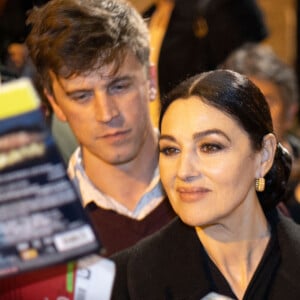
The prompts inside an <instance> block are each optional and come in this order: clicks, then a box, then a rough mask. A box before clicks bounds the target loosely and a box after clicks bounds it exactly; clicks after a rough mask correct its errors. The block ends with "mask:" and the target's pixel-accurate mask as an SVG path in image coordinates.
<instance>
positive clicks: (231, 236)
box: [196, 212, 270, 299]
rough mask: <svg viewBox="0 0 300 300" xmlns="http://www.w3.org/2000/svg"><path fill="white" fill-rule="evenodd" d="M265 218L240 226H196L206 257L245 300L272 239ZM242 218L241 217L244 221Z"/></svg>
mask: <svg viewBox="0 0 300 300" xmlns="http://www.w3.org/2000/svg"><path fill="white" fill-rule="evenodd" d="M261 213H262V215H260V216H256V217H255V219H253V220H252V221H251V222H248V224H245V222H241V223H242V224H240V226H235V227H231V228H230V227H227V226H224V225H222V224H218V225H213V226H207V227H205V228H201V227H196V232H197V235H198V237H199V239H200V240H201V243H202V244H203V246H204V248H205V250H206V252H207V254H208V255H209V257H210V258H211V260H212V261H213V262H214V264H215V265H216V266H217V267H218V269H219V270H220V272H221V273H222V274H223V276H224V277H225V278H226V280H227V282H228V283H229V285H230V286H231V289H232V290H233V292H234V293H235V295H236V296H237V297H238V299H242V297H243V295H244V294H245V292H246V289H247V287H248V285H249V283H250V280H251V278H252V276H253V274H254V272H255V270H256V269H257V266H258V265H259V262H260V260H261V258H262V256H263V254H264V251H265V249H266V247H267V244H268V242H269V239H270V230H269V226H268V223H267V220H266V218H265V216H264V214H263V212H261ZM241 219H242V218H241Z"/></svg>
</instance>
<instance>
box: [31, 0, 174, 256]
mask: <svg viewBox="0 0 300 300" xmlns="http://www.w3.org/2000/svg"><path fill="white" fill-rule="evenodd" d="M27 22H28V25H30V26H31V28H32V29H31V31H30V33H29V35H28V37H27V39H26V44H27V46H28V49H29V53H30V57H31V59H32V61H33V63H34V65H35V66H36V69H37V72H38V74H39V76H40V79H41V81H42V85H43V87H44V93H45V95H46V97H47V99H48V101H49V103H50V104H51V107H52V109H53V111H54V113H55V115H56V117H57V118H58V119H59V120H60V121H62V122H68V124H69V125H70V127H71V129H72V132H73V133H74V135H75V137H76V139H77V141H78V142H79V145H80V146H79V147H78V148H77V149H76V151H75V152H74V153H73V155H72V157H71V159H70V162H69V166H68V173H69V176H70V178H71V180H72V181H73V182H74V184H75V186H76V187H77V189H78V191H79V193H80V195H81V198H82V204H83V206H84V207H85V208H86V211H87V213H88V215H89V216H90V218H91V220H92V223H93V224H94V227H95V229H96V232H97V234H98V236H99V238H100V240H101V241H102V243H103V245H104V247H105V249H106V252H105V253H103V255H107V256H108V255H110V254H112V253H114V252H116V251H119V250H121V249H124V248H126V247H128V246H131V245H133V244H135V243H136V242H137V241H138V240H140V239H141V238H143V237H145V236H147V235H149V234H150V233H153V232H155V231H157V230H159V229H160V228H161V227H162V226H163V225H165V224H167V223H168V222H169V221H170V220H171V219H172V218H173V217H174V212H173V210H172V208H171V206H170V204H169V201H168V200H167V199H166V197H165V193H164V191H163V188H162V186H161V182H160V176H159V172H158V131H157V130H155V129H154V128H153V126H152V123H151V119H150V115H149V106H148V103H149V101H151V99H154V98H155V78H152V77H151V76H152V75H153V74H151V72H150V71H151V70H150V64H149V53H150V47H149V33H148V29H147V26H146V23H145V22H144V20H143V19H142V17H141V16H140V14H139V13H138V12H137V11H136V10H135V9H134V8H133V7H132V6H131V5H130V4H129V3H127V2H125V1H117V0H103V1H97V0H84V1H83V0H51V1H49V2H48V3H47V4H45V5H44V6H41V7H40V8H35V9H34V10H32V12H31V13H30V15H29V17H28V19H27ZM49 48H50V49H51V51H49Z"/></svg>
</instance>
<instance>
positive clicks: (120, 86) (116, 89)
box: [108, 81, 131, 94]
mask: <svg viewBox="0 0 300 300" xmlns="http://www.w3.org/2000/svg"><path fill="white" fill-rule="evenodd" d="M130 86H131V85H130V83H129V82H127V81H126V82H118V83H115V84H113V85H112V86H110V87H109V88H108V91H109V93H110V94H115V93H120V92H123V91H125V90H127V89H128V88H129V87H130Z"/></svg>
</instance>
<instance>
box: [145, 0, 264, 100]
mask: <svg viewBox="0 0 300 300" xmlns="http://www.w3.org/2000/svg"><path fill="white" fill-rule="evenodd" d="M153 10H154V7H153V8H151V9H150V10H149V11H148V12H146V13H145V14H144V16H145V17H148V18H149V17H151V14H152V13H153ZM267 34H268V30H267V28H266V24H265V21H264V16H263V14H262V12H261V10H260V7H259V6H258V5H257V3H256V0H175V6H174V9H173V12H172V14H171V18H170V22H169V25H168V28H167V30H166V34H165V37H164V40H163V43H162V46H161V51H160V57H159V63H158V74H159V89H160V93H161V95H164V94H165V93H167V92H168V91H169V90H170V89H171V88H172V87H174V86H175V85H176V84H177V83H179V82H180V81H182V80H183V79H185V78H186V77H187V76H191V75H195V74H197V73H200V72H202V71H208V70H212V69H215V68H216V67H217V66H218V65H219V64H220V63H222V62H223V60H224V59H225V58H226V57H227V55H228V54H229V53H230V52H231V51H233V50H235V49H236V48H237V47H239V46H241V45H242V44H244V43H245V42H260V41H262V40H263V39H265V38H266V36H267Z"/></svg>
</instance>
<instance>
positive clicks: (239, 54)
mask: <svg viewBox="0 0 300 300" xmlns="http://www.w3.org/2000/svg"><path fill="white" fill-rule="evenodd" d="M220 68H225V69H231V70H233V71H236V72H239V73H242V74H245V75H246V76H248V77H249V78H250V80H252V81H253V82H254V83H255V84H256V85H257V86H258V88H259V89H260V90H261V91H262V93H263V94H264V96H265V97H266V100H267V102H268V104H269V106H270V110H271V116H272V120H273V124H274V132H275V134H276V137H277V139H278V141H280V143H282V145H284V147H285V148H287V149H288V150H289V151H290V153H291V154H292V158H293V165H292V173H291V178H290V180H289V185H288V189H287V192H286V195H285V197H284V199H283V201H284V203H285V204H286V206H287V208H288V209H289V213H290V214H291V216H292V217H293V218H294V220H295V221H297V223H300V205H299V202H300V185H299V180H300V139H299V137H298V136H297V134H295V132H296V130H295V128H298V124H297V114H298V109H299V96H298V86H297V76H296V73H295V70H294V69H293V68H292V67H290V66H288V65H287V64H285V63H284V62H283V61H282V60H281V59H280V58H279V57H278V56H277V55H276V53H275V52H274V51H273V49H272V48H271V47H270V46H268V45H264V44H256V43H249V44H246V45H243V46H242V47H240V48H239V49H237V50H235V51H234V52H233V53H231V54H230V55H229V56H228V57H227V59H226V60H225V61H224V62H223V63H222V64H221V65H220Z"/></svg>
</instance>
